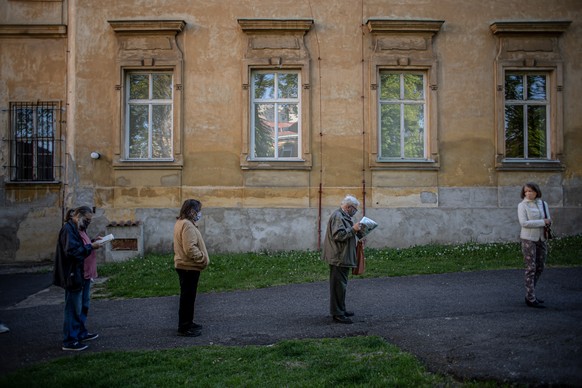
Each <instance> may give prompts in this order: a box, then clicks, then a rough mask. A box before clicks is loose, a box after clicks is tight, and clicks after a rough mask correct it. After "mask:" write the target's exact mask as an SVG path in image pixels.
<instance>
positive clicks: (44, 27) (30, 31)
mask: <svg viewBox="0 0 582 388" xmlns="http://www.w3.org/2000/svg"><path fill="white" fill-rule="evenodd" d="M66 37H67V26H66V25H64V24H1V25H0V38H66Z"/></svg>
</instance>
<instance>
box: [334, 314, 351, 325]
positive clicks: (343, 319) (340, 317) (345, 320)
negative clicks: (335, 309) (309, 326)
mask: <svg viewBox="0 0 582 388" xmlns="http://www.w3.org/2000/svg"><path fill="white" fill-rule="evenodd" d="M333 320H334V321H336V322H338V323H347V324H350V323H353V322H352V320H351V319H350V318H348V317H346V316H345V315H334V316H333Z"/></svg>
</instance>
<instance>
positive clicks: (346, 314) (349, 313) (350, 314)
mask: <svg viewBox="0 0 582 388" xmlns="http://www.w3.org/2000/svg"><path fill="white" fill-rule="evenodd" d="M344 315H345V316H346V317H353V316H354V315H355V314H354V312H353V311H346V312H345V314H344Z"/></svg>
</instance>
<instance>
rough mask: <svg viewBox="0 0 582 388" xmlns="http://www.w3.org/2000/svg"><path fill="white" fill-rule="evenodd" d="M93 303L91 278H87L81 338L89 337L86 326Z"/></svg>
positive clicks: (81, 316)
mask: <svg viewBox="0 0 582 388" xmlns="http://www.w3.org/2000/svg"><path fill="white" fill-rule="evenodd" d="M90 303H91V279H85V280H84V281H83V296H82V298H81V314H80V315H79V318H80V319H81V323H82V324H81V329H80V331H79V337H78V338H79V339H83V338H85V337H87V334H89V332H88V331H87V328H86V327H85V322H87V315H89V304H90Z"/></svg>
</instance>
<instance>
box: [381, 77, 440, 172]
mask: <svg viewBox="0 0 582 388" xmlns="http://www.w3.org/2000/svg"><path fill="white" fill-rule="evenodd" d="M382 74H398V75H399V78H400V97H399V98H398V99H396V100H383V99H382V97H381V96H382V86H381V85H382V83H381V82H378V84H379V85H380V86H378V160H379V161H396V160H407V161H427V160H428V157H427V148H428V147H427V142H428V132H429V130H430V128H427V126H428V113H427V108H428V105H427V74H426V72H420V71H406V70H401V71H399V70H380V71H379V73H378V80H379V81H380V80H381V77H382ZM407 74H412V75H422V84H423V85H422V86H423V93H422V94H423V98H422V100H406V99H404V98H403V96H404V90H403V88H404V83H403V77H404V76H405V75H407ZM383 105H398V106H399V107H400V155H399V156H398V157H395V156H385V155H382V106H383ZM413 105H422V107H423V122H424V126H423V139H422V142H423V144H422V157H420V158H410V157H406V156H405V155H404V149H405V132H406V129H405V125H404V107H405V106H413Z"/></svg>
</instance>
